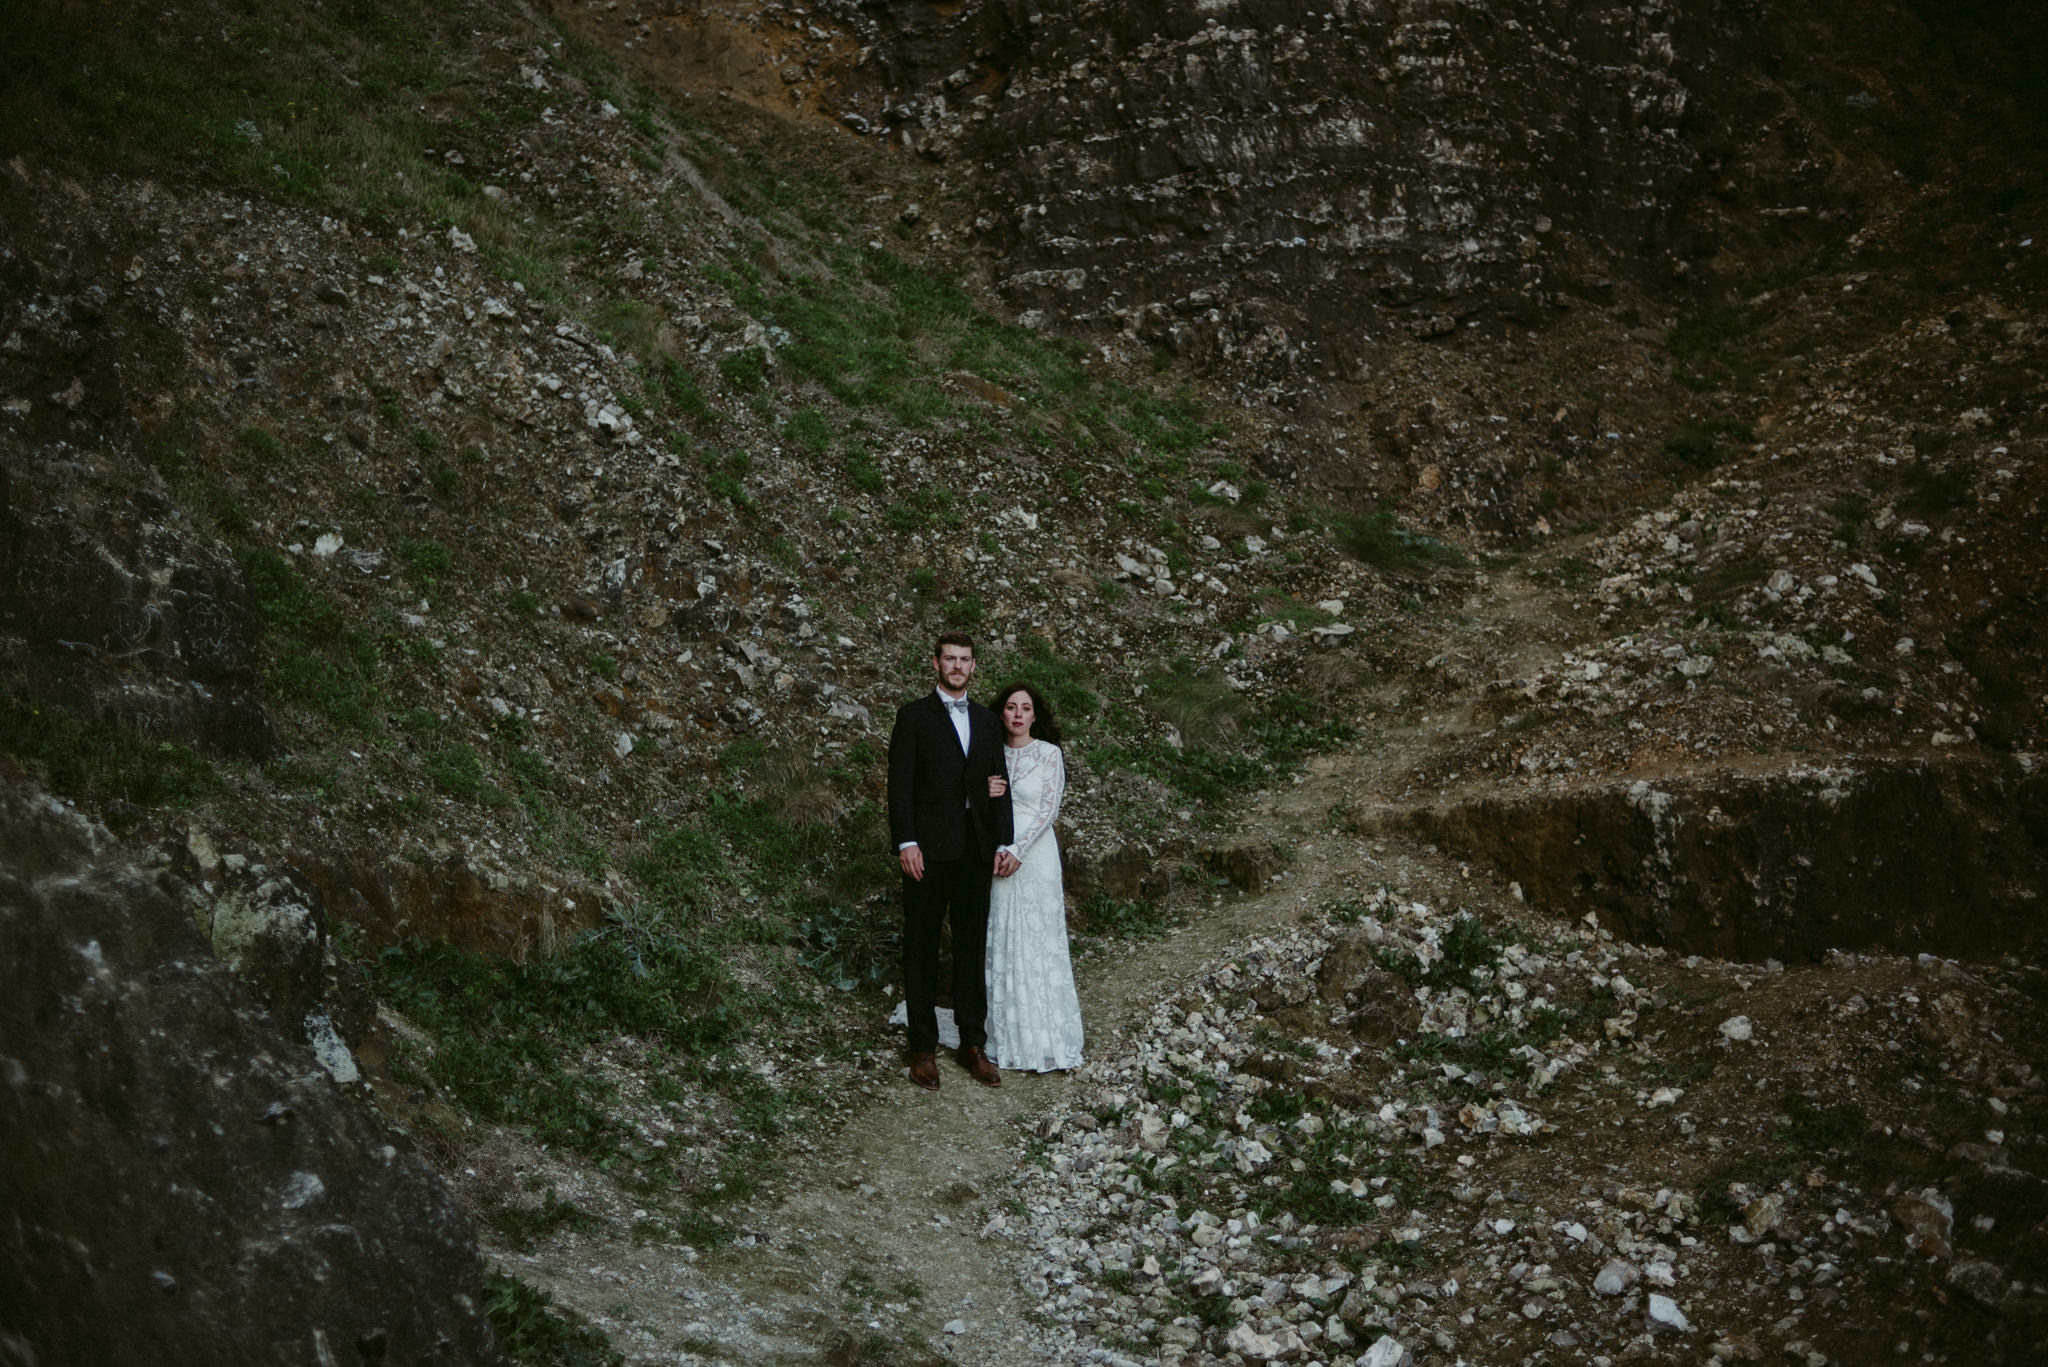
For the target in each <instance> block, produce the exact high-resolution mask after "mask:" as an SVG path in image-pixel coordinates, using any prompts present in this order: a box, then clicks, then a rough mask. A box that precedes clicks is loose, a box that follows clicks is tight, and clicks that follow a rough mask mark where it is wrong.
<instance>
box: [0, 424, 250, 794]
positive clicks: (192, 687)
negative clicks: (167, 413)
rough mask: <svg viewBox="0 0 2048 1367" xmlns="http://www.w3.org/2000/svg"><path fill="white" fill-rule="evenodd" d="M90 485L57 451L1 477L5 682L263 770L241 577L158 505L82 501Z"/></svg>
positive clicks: (227, 558)
mask: <svg viewBox="0 0 2048 1367" xmlns="http://www.w3.org/2000/svg"><path fill="white" fill-rule="evenodd" d="M94 482H96V481H95V479H94V477H93V475H92V474H91V473H90V472H89V471H88V470H87V468H86V466H85V465H82V464H80V463H79V462H77V461H75V460H72V459H69V458H67V456H66V453H65V451H64V448H63V447H61V446H59V447H58V448H56V450H55V451H54V452H46V453H44V454H43V455H42V456H39V457H36V458H32V459H26V458H25V459H20V460H15V461H10V462H9V464H8V465H7V466H0V584H5V585H6V591H5V593H4V595H0V669H4V670H5V673H6V674H9V675H12V676H13V678H11V679H9V680H7V682H9V683H13V684H15V685H16V686H19V687H22V688H24V689H25V690H26V691H27V692H28V693H29V694H31V695H32V696H35V697H39V698H48V699H51V700H53V701H57V702H60V703H62V704H64V705H65V706H68V707H71V708H73V709H75V710H77V711H79V712H81V713H82V714H84V715H85V716H87V717H88V718H91V719H94V720H107V721H114V722H118V723H121V724H123V725H126V726H128V727H130V728H133V729H134V730H135V731H137V732H139V733H140V734H142V735H144V736H147V737H150V738H152V739H156V740H175V741H185V742H196V743H198V744H200V745H203V746H205V747H207V748H209V749H212V750H215V751H217V752H220V753H223V754H229V755H236V756H241V757H244V758H249V759H264V758H267V757H268V756H269V755H270V754H271V753H272V752H273V751H274V750H275V749H276V748H277V737H276V733H275V731H274V730H273V728H272V726H271V722H270V718H269V716H268V715H267V714H266V713H265V711H264V709H263V706H262V703H261V702H260V701H259V700H258V696H257V689H258V670H257V642H258V640H259V639H260V637H261V634H262V628H261V625H260V624H259V622H258V620H257V617H256V613H255V610H254V607H253V604H252V603H251V600H250V595H249V587H248V583H247V581H246V579H245V578H244V576H243V574H242V569H241V567H240V566H239V565H238V564H236V563H235V558H234V556H233V555H232V554H230V553H229V551H228V549H227V548H226V547H225V546H223V545H221V544H220V543H219V542H218V541H215V540H213V539H212V538H210V537H207V536H204V535H203V534H200V533H198V532H197V531H196V530H195V529H194V528H193V527H192V526H191V525H190V523H189V522H188V521H187V520H186V519H185V518H184V517H183V516H182V515H181V514H180V513H179V512H178V511H176V510H175V509H173V508H172V507H171V505H170V504H169V503H168V502H167V501H166V500H165V499H164V498H163V497H162V496H161V495H158V494H155V493H152V492H151V491H150V490H149V489H148V488H147V487H145V488H143V489H142V490H141V491H140V492H137V493H136V494H135V495H134V497H132V498H126V499H112V500H107V499H105V498H104V495H103V494H101V493H99V492H97V491H95V492H94V493H92V494H90V495H86V494H84V493H82V492H81V489H80V486H81V485H84V486H86V487H90V486H91V485H92V484H93V483H94Z"/></svg>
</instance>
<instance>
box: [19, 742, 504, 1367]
mask: <svg viewBox="0 0 2048 1367" xmlns="http://www.w3.org/2000/svg"><path fill="white" fill-rule="evenodd" d="M184 900H185V898H184V889H183V888H182V887H181V886H179V885H178V883H177V881H176V879H175V878H174V877H173V876H172V875H171V874H169V873H168V872H162V873H158V874H156V875H152V874H151V873H150V872H148V871H145V870H142V869H138V868H136V867H134V866H133V865H132V864H129V863H127V862H126V861H124V860H123V859H122V858H121V857H119V856H118V855H117V854H115V853H114V852H113V847H112V845H111V842H110V841H109V840H108V839H107V837H105V835H104V834H103V833H102V832H100V831H99V830H98V829H96V828H95V827H93V826H91V825H89V824H88V823H87V822H85V821H84V820H83V819H82V818H80V817H78V816H76V815H75V814H73V813H72V812H70V811H68V810H67V809H66V808H64V807H63V806H61V805H59V804H57V803H56V802H54V801H52V800H51V799H48V798H46V797H43V796H41V795H39V794H34V793H32V792H30V791H28V790H26V789H25V788H23V787H22V786H21V785H20V784H19V783H18V782H17V781H16V780H15V779H13V778H12V777H4V778H0V1082H4V1084H5V1085H4V1086H0V1208H4V1209H5V1210H6V1211H7V1212H8V1221H7V1228H6V1230H5V1233H4V1235H0V1307H4V1308H0V1330H4V1333H0V1346H4V1349H5V1350H6V1351H5V1356H6V1358H7V1360H8V1361H9V1362H18V1363H39V1364H56V1363H73V1362H77V1363H84V1362H92V1363H108V1364H116V1363H141V1362H149V1363H162V1364H170V1363H194V1364H198V1363H218V1362H224V1361H236V1362H249V1363H273V1362H274V1363H323V1364H351V1365H352V1364H371V1363H383V1362H389V1363H424V1362H448V1363H458V1362H459V1363H476V1362H498V1361H502V1359H501V1357H500V1356H499V1353H498V1351H497V1349H496V1347H495V1346H494V1344H493V1340H492V1335H491V1332H490V1329H489V1327H488V1324H487V1322H486V1320H485V1318H484V1315H483V1312H482V1309H481V1294H482V1268H481V1266H480V1264H479V1261H478V1258H477V1254H476V1247H475V1242H474V1237H473V1235H472V1233H471V1230H470V1227H469V1223H468V1221H467V1219H466V1218H465V1217H464V1215H463V1214H462V1212H461V1211H460V1209H459V1208H458V1207H457V1206H456V1204H455V1201H454V1199H453V1197H452V1196H451V1195H450V1193H449V1192H448V1191H447V1189H446V1188H445V1187H443V1186H442V1184H441V1183H440V1181H439V1180H438V1179H437V1178H436V1177H434V1176H433V1174H432V1173H431V1172H430V1171H429V1170H428V1169H427V1167H426V1166H425V1164H423V1163H421V1162H420V1161H419V1160H418V1159H417V1158H414V1157H412V1156H410V1155H408V1154H401V1153H399V1152H398V1151H397V1150H396V1149H394V1148H393V1147H391V1146H390V1145H389V1144H387V1143H385V1142H384V1140H383V1138H382V1136H381V1135H380V1134H379V1132H378V1131H377V1129H376V1127H375V1126H374V1124H373V1123H372V1122H371V1121H370V1120H369V1119H368V1117H367V1116H366V1115H365V1114H364V1113H363V1112H361V1111H360V1110H358V1109H357V1107H356V1106H355V1104H354V1103H353V1102H352V1101H351V1100H349V1099H348V1098H347V1097H345V1096H343V1095H342V1094H341V1093H340V1091H339V1090H338V1089H337V1088H336V1086H335V1084H334V1082H333V1081H332V1080H331V1078H330V1076H329V1074H328V1072H327V1071H326V1070H325V1069H323V1067H322V1065H321V1064H320V1063H319V1062H318V1061H316V1059H315V1057H314V1055H313V1054H312V1053H311V1052H309V1051H308V1050H306V1049H305V1048H303V1047H301V1046H299V1045H297V1044H294V1043H292V1042H290V1041H289V1040H288V1039H287V1037H286V1034H285V1032H284V1031H283V1030H281V1029H280V1028H279V1026H278V1025H277V1023H276V1022H275V1021H274V1020H273V1018H272V1017H271V1016H270V1015H269V1014H268V1013H267V1012H265V1011H264V1010H262V1009H261V1008H259V1007H257V1006H256V1005H254V1004H253V1002H252V1000H251V998H250V997H249V996H248V995H247V994H246V993H245V991H244V990H243V989H242V987H241V986H240V985H239V984H237V983H236V982H234V981H233V979H232V978H231V976H230V974H229V973H228V971H227V970H226V969H225V968H223V967H222V966H221V965H220V964H218V963H217V962H215V960H214V958H213V956H212V955H211V954H210V953H209V952H208V950H207V947H206V944H205V942H204V941H203V939H202V938H201V935H200V932H199V930H198V928H197V927H196V926H195V925H194V924H193V921H192V919H191V918H190V916H189V915H188V913H187V912H186V911H185V910H183V909H182V907H183V903H184Z"/></svg>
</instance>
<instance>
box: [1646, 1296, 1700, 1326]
mask: <svg viewBox="0 0 2048 1367" xmlns="http://www.w3.org/2000/svg"><path fill="white" fill-rule="evenodd" d="M1644 1318H1645V1320H1646V1321H1647V1323H1648V1326H1649V1330H1650V1332H1651V1333H1653V1334H1655V1333H1659V1332H1663V1333H1677V1334H1690V1333H1691V1332H1692V1321H1691V1320H1689V1319H1687V1318H1686V1317H1685V1312H1684V1311H1683V1310H1680V1309H1679V1308H1678V1302H1677V1301H1675V1300H1672V1299H1671V1297H1669V1296H1665V1295H1660V1294H1658V1293H1657V1292H1654V1291H1653V1292H1651V1293H1650V1303H1649V1305H1648V1306H1647V1307H1646V1309H1645V1311H1644Z"/></svg>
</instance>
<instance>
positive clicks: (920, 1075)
mask: <svg viewBox="0 0 2048 1367" xmlns="http://www.w3.org/2000/svg"><path fill="white" fill-rule="evenodd" d="M910 1080H911V1081H912V1082H914V1083H916V1084H917V1085H918V1086H920V1087H922V1088H924V1089H925V1090H926V1091H927V1092H936V1091H938V1090H939V1064H938V1060H937V1059H935V1058H933V1057H932V1056H931V1055H930V1054H920V1053H917V1052H915V1051H913V1052H912V1053H911V1055H910Z"/></svg>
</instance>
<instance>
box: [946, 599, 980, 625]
mask: <svg viewBox="0 0 2048 1367" xmlns="http://www.w3.org/2000/svg"><path fill="white" fill-rule="evenodd" d="M939 615H940V616H941V617H943V618H944V619H945V622H946V625H947V626H949V627H958V628H960V629H961V630H963V631H965V630H971V629H973V628H975V627H978V626H980V625H981V619H982V617H983V615H984V609H983V608H982V605H981V598H980V596H979V595H978V594H972V593H970V594H968V595H966V596H965V597H962V598H950V599H948V600H946V604H945V606H944V607H942V608H941V609H940V610H939Z"/></svg>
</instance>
